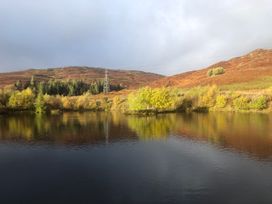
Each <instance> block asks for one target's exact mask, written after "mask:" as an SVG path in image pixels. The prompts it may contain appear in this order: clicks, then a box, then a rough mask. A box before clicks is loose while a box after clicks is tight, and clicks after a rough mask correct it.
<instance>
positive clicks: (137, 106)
mask: <svg viewBox="0 0 272 204" xmlns="http://www.w3.org/2000/svg"><path fill="white" fill-rule="evenodd" d="M177 101H178V93H177V92H176V91H175V90H171V89H169V88H156V89H151V88H149V87H145V88H141V89H139V90H138V91H137V92H135V93H132V94H130V95H129V96H128V105H129V110H130V111H154V112H161V111H171V110H174V109H175V108H176V105H177Z"/></svg>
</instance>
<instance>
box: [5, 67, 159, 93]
mask: <svg viewBox="0 0 272 204" xmlns="http://www.w3.org/2000/svg"><path fill="white" fill-rule="evenodd" d="M108 72H109V78H110V81H111V84H121V85H122V86H125V87H128V88H138V87H141V86H144V85H146V84H148V83H150V82H152V81H155V80H158V79H161V78H163V76H162V75H159V74H154V73H149V72H142V71H134V70H113V69H108ZM104 75H105V69H103V68H92V67H64V68H50V69H29V70H25V71H17V72H8V73H0V87H3V86H6V85H11V84H14V83H15V82H16V81H17V80H21V81H22V82H25V81H29V80H30V79H31V77H32V76H34V77H35V80H37V81H48V80H50V79H58V80H69V79H76V80H84V81H85V82H91V81H94V80H100V79H103V78H104Z"/></svg>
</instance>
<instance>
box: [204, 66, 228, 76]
mask: <svg viewBox="0 0 272 204" xmlns="http://www.w3.org/2000/svg"><path fill="white" fill-rule="evenodd" d="M224 73H225V69H224V68H223V67H216V68H213V69H209V70H208V72H207V75H208V76H209V77H212V76H217V75H220V74H224Z"/></svg>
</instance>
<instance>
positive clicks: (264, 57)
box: [151, 49, 272, 88]
mask: <svg viewBox="0 0 272 204" xmlns="http://www.w3.org/2000/svg"><path fill="white" fill-rule="evenodd" d="M217 67H222V68H224V71H225V73H224V74H221V75H217V76H212V77H210V76H208V75H207V73H208V71H209V70H210V69H213V68H217ZM270 76H271V77H272V49H269V50H264V49H257V50H254V51H253V52H250V53H248V54H246V55H244V56H241V57H236V58H233V59H230V60H228V61H222V62H218V63H216V64H213V65H211V66H209V67H207V68H204V69H200V70H196V71H190V72H186V73H182V74H178V75H174V76H170V77H165V78H162V79H159V80H157V81H155V82H152V83H151V86H153V87H161V86H178V87H184V88H185V87H186V88H190V87H195V86H199V85H200V86H204V85H211V84H216V85H227V84H237V83H246V82H250V81H254V80H259V79H262V78H263V77H270Z"/></svg>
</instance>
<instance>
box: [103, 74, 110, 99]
mask: <svg viewBox="0 0 272 204" xmlns="http://www.w3.org/2000/svg"><path fill="white" fill-rule="evenodd" d="M108 74H109V73H108V70H105V78H104V87H103V92H104V94H107V93H109V91H110V81H109V76H108Z"/></svg>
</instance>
